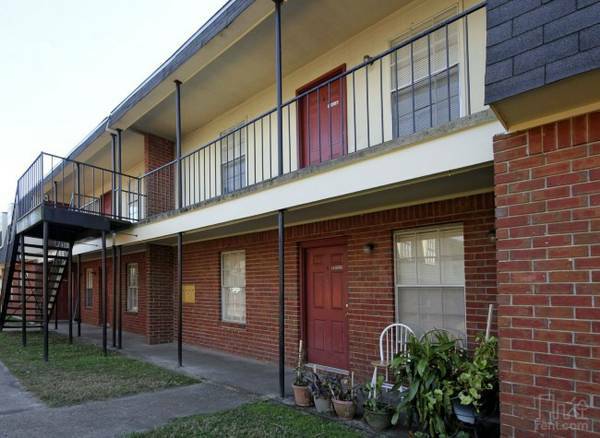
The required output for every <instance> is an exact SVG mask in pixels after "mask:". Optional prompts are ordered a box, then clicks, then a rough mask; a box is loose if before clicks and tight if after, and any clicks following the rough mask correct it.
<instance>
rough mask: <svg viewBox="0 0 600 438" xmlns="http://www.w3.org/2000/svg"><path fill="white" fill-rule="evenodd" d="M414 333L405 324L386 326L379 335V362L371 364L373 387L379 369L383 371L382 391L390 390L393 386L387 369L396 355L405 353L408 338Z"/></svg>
mask: <svg viewBox="0 0 600 438" xmlns="http://www.w3.org/2000/svg"><path fill="white" fill-rule="evenodd" d="M414 335H415V333H414V332H413V331H412V329H411V328H410V327H409V326H407V325H406V324H402V323H394V324H390V325H388V326H387V327H386V328H385V329H383V331H382V332H381V335H379V361H375V362H372V363H371V364H372V365H373V367H374V370H373V379H372V380H371V385H372V386H373V387H375V384H376V383H377V373H378V370H379V368H383V369H384V370H385V380H384V381H383V385H382V387H383V388H384V389H387V390H389V389H391V388H392V387H393V386H394V384H393V383H391V382H390V381H389V368H390V365H391V363H392V360H393V359H394V357H396V356H397V355H398V354H404V353H406V348H407V345H408V340H409V338H410V336H414Z"/></svg>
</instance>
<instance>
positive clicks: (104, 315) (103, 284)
mask: <svg viewBox="0 0 600 438" xmlns="http://www.w3.org/2000/svg"><path fill="white" fill-rule="evenodd" d="M100 283H101V286H100V288H101V290H102V297H101V298H100V304H101V309H102V350H103V351H104V354H105V355H106V354H107V353H108V349H107V345H106V324H107V315H108V312H107V309H106V308H107V307H108V306H107V301H108V297H107V288H106V231H102V272H101V276H100Z"/></svg>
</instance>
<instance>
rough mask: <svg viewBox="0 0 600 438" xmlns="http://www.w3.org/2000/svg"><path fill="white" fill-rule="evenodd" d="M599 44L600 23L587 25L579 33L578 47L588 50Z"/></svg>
mask: <svg viewBox="0 0 600 438" xmlns="http://www.w3.org/2000/svg"><path fill="white" fill-rule="evenodd" d="M598 46H600V24H596V25H595V26H592V27H588V28H587V29H584V30H582V31H581V32H580V33H579V49H580V50H589V49H593V48H594V47H598Z"/></svg>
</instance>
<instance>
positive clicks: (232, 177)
mask: <svg viewBox="0 0 600 438" xmlns="http://www.w3.org/2000/svg"><path fill="white" fill-rule="evenodd" d="M241 126H243V123H240V124H239V125H237V126H234V127H233V128H231V129H228V130H227V131H224V132H221V137H222V140H221V163H222V164H221V183H222V185H223V193H231V192H234V191H236V190H239V189H241V188H242V187H245V186H246V184H247V183H246V130H245V129H239V128H240V127H241Z"/></svg>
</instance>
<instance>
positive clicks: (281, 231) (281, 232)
mask: <svg viewBox="0 0 600 438" xmlns="http://www.w3.org/2000/svg"><path fill="white" fill-rule="evenodd" d="M273 1H274V2H275V88H276V93H277V160H278V163H277V164H278V166H277V170H278V175H279V176H281V175H283V108H282V77H281V76H282V73H281V71H282V69H281V4H282V3H283V0H273ZM284 220H285V218H284V212H283V210H279V212H278V213H277V223H278V237H279V239H278V240H279V242H278V243H279V247H278V253H279V393H280V395H281V397H282V398H283V397H285V272H284V271H285V254H284V247H285V223H284Z"/></svg>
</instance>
